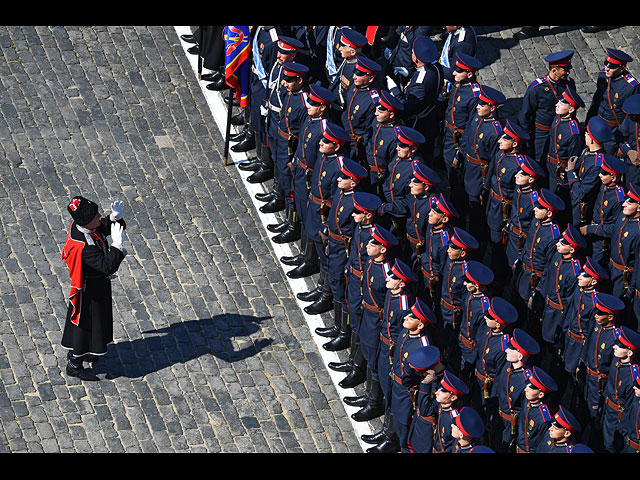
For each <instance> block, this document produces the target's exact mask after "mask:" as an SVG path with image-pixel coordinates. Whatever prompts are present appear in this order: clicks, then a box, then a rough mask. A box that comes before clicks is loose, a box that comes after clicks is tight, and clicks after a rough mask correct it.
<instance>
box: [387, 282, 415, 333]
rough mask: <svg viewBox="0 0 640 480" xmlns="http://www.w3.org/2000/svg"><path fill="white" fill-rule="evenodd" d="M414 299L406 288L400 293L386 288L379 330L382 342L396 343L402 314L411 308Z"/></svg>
mask: <svg viewBox="0 0 640 480" xmlns="http://www.w3.org/2000/svg"><path fill="white" fill-rule="evenodd" d="M414 301H415V298H414V296H413V295H412V294H411V293H410V292H409V291H407V290H405V291H402V292H400V293H391V290H389V289H387V293H386V296H385V299H384V309H383V310H382V328H381V331H380V335H381V337H384V338H383V343H384V344H385V345H389V344H390V343H391V344H395V343H396V341H397V339H398V335H399V333H400V330H402V320H403V318H404V315H405V314H406V312H407V311H408V310H409V309H410V308H411V305H413V302H414Z"/></svg>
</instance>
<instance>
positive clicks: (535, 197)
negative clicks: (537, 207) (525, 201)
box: [531, 190, 538, 203]
mask: <svg viewBox="0 0 640 480" xmlns="http://www.w3.org/2000/svg"><path fill="white" fill-rule="evenodd" d="M537 201H538V191H537V190H534V191H533V192H531V202H533V203H536V202H537Z"/></svg>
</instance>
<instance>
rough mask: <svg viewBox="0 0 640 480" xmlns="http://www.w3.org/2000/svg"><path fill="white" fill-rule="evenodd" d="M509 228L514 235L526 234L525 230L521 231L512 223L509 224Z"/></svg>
mask: <svg viewBox="0 0 640 480" xmlns="http://www.w3.org/2000/svg"><path fill="white" fill-rule="evenodd" d="M509 230H511V231H512V232H513V233H515V234H516V235H526V234H527V232H523V231H522V230H520V229H519V228H516V227H514V226H513V225H509Z"/></svg>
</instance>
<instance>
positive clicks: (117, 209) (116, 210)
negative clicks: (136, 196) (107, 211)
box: [111, 200, 122, 222]
mask: <svg viewBox="0 0 640 480" xmlns="http://www.w3.org/2000/svg"><path fill="white" fill-rule="evenodd" d="M121 218H122V200H116V201H115V202H113V203H112V204H111V221H112V222H115V221H117V220H120V219H121Z"/></svg>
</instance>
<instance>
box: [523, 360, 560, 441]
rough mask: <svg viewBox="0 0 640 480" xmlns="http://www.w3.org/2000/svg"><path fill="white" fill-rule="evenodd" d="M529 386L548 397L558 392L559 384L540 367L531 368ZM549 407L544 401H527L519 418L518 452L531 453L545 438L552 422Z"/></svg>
mask: <svg viewBox="0 0 640 480" xmlns="http://www.w3.org/2000/svg"><path fill="white" fill-rule="evenodd" d="M529 372H530V374H529V386H530V388H535V389H537V390H541V391H543V392H544V393H545V395H548V394H549V393H552V392H555V391H557V390H558V384H557V383H556V381H555V380H554V379H553V378H551V376H550V375H549V374H548V373H547V372H545V371H544V370H543V369H541V368H539V367H536V366H534V367H531V369H530V371H529ZM552 418H553V417H552V416H551V412H549V407H548V406H547V404H546V403H545V402H543V401H542V400H536V401H535V402H530V401H525V402H524V405H523V406H522V408H521V409H520V416H519V417H518V440H517V443H516V452H518V453H531V452H535V449H536V448H537V446H538V445H539V444H540V442H541V440H542V439H543V438H544V436H545V434H546V433H547V431H548V429H549V424H550V422H551V419H552Z"/></svg>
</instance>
